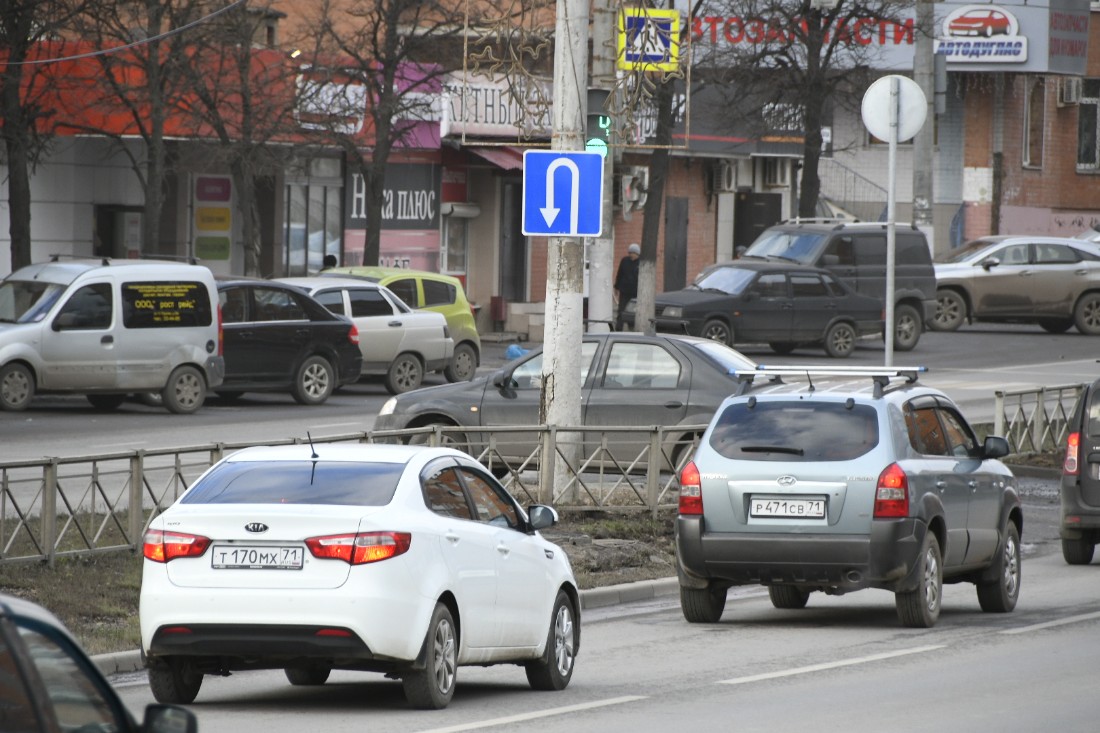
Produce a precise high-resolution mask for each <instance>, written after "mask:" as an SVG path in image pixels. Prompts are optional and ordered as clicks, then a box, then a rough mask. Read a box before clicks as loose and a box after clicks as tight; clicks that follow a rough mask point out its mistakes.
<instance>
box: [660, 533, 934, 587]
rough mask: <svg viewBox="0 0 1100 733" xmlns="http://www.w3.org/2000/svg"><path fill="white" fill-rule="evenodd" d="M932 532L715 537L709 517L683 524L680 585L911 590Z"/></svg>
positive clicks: (679, 549)
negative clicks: (706, 523) (707, 523)
mask: <svg viewBox="0 0 1100 733" xmlns="http://www.w3.org/2000/svg"><path fill="white" fill-rule="evenodd" d="M926 532H927V527H926V526H925V525H924V523H923V522H921V521H919V520H917V519H914V518H907V519H900V520H892V521H875V522H872V523H871V533H870V534H868V535H844V534H790V533H779V532H722V533H719V532H707V531H706V529H705V526H704V520H703V518H702V517H695V516H690V517H684V516H681V517H678V518H677V520H676V555H677V559H678V562H679V566H680V582H681V584H683V585H686V586H689V587H706V586H707V585H708V584H709V583H710V582H712V581H717V582H718V583H719V584H725V585H795V586H799V587H803V588H808V589H831V590H833V591H834V592H847V591H853V590H859V589H861V588H884V589H887V590H891V591H905V590H911V589H913V588H915V587H916V586H917V580H918V578H917V575H916V566H917V559H918V557H919V555H920V549H921V546H922V544H923V542H924V535H925V533H926Z"/></svg>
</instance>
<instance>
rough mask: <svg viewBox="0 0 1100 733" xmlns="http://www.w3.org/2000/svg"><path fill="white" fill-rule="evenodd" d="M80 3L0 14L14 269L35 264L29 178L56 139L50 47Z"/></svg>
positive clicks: (0, 127) (33, 1)
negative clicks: (50, 98) (50, 95)
mask: <svg viewBox="0 0 1100 733" xmlns="http://www.w3.org/2000/svg"><path fill="white" fill-rule="evenodd" d="M79 12H81V2H80V0H6V2H5V4H4V9H3V10H0V66H2V68H3V71H2V73H0V138H3V140H4V151H3V152H4V162H5V163H6V164H7V174H8V216H9V226H8V229H9V233H10V235H11V269H12V270H13V271H14V270H16V269H18V268H20V267H23V266H25V265H29V264H30V262H31V183H30V181H31V173H32V172H33V170H34V167H35V166H36V165H37V163H38V161H39V160H40V157H41V156H42V154H43V153H44V152H45V151H46V150H47V147H48V145H49V142H50V139H51V137H52V135H51V130H52V123H53V120H52V119H51V109H50V105H49V104H48V103H45V98H46V95H47V93H48V92H50V91H54V90H56V86H57V84H59V83H61V80H60V79H58V78H56V75H55V73H54V69H55V67H54V65H53V64H52V63H50V61H51V59H50V54H51V53H52V52H55V51H63V50H64V46H63V45H62V44H52V45H48V46H47V45H46V44H45V42H46V41H49V40H54V39H56V38H57V37H58V36H60V35H61V34H62V32H63V31H64V30H65V29H66V28H67V27H68V24H69V23H70V22H71V21H72V19H73V17H74V15H76V14H78V13H79Z"/></svg>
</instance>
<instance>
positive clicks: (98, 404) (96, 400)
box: [86, 394, 126, 412]
mask: <svg viewBox="0 0 1100 733" xmlns="http://www.w3.org/2000/svg"><path fill="white" fill-rule="evenodd" d="M86 397H87V399H88V402H89V403H90V404H91V405H92V407H94V408H95V409H96V411H97V412H114V411H115V410H117V409H118V408H119V407H121V406H122V403H123V402H125V401H126V395H124V394H90V395H86Z"/></svg>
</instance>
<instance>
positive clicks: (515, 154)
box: [466, 145, 523, 171]
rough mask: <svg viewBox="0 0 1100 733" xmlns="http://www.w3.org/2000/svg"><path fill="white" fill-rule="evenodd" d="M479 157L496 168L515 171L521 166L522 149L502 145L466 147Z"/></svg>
mask: <svg viewBox="0 0 1100 733" xmlns="http://www.w3.org/2000/svg"><path fill="white" fill-rule="evenodd" d="M466 149H467V150H469V151H470V152H471V153H473V154H474V155H476V156H478V157H479V158H484V159H485V160H487V161H489V162H490V163H492V164H493V165H495V166H497V167H498V168H503V169H504V170H506V171H515V170H519V169H521V168H523V150H521V149H520V148H513V147H508V146H505V145H502V146H500V147H478V148H474V147H468V148H466Z"/></svg>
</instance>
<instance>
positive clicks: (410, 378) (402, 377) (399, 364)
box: [386, 354, 424, 394]
mask: <svg viewBox="0 0 1100 733" xmlns="http://www.w3.org/2000/svg"><path fill="white" fill-rule="evenodd" d="M423 381H424V365H423V364H421V363H420V359H417V358H416V357H415V356H414V355H412V354H398V355H397V358H396V359H394V360H393V362H392V363H390V369H389V371H387V372H386V391H388V392H389V393H390V394H404V393H405V392H411V391H412V390H414V389H417V388H418V387H419V386H420V384H421V382H423Z"/></svg>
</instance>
